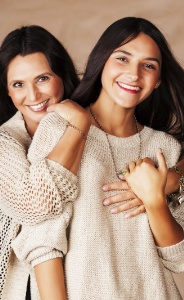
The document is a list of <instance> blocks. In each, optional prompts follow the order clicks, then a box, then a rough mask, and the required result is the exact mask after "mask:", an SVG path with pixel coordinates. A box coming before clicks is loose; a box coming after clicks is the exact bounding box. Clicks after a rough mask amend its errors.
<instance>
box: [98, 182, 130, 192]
mask: <svg viewBox="0 0 184 300" xmlns="http://www.w3.org/2000/svg"><path fill="white" fill-rule="evenodd" d="M127 189H128V184H127V183H126V181H117V182H112V183H107V184H104V185H103V187H102V190H103V191H104V192H107V191H113V190H120V191H121V190H127Z"/></svg>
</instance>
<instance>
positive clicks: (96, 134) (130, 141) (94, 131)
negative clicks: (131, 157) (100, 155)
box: [88, 125, 153, 147]
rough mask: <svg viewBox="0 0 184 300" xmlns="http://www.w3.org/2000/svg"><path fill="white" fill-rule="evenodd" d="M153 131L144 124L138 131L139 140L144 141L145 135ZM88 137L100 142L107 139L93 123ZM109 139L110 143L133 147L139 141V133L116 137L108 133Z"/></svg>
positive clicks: (147, 135)
mask: <svg viewBox="0 0 184 300" xmlns="http://www.w3.org/2000/svg"><path fill="white" fill-rule="evenodd" d="M152 132H153V129H152V128H149V127H147V126H144V128H143V129H142V130H141V131H140V134H141V142H144V143H145V139H146V138H147V137H149V136H150V135H151V134H152ZM88 136H89V137H93V138H95V139H97V140H100V141H101V142H106V141H107V137H106V134H105V132H103V131H102V130H101V129H99V128H98V127H96V126H95V125H91V127H90V130H89V133H88ZM109 139H110V141H111V142H112V143H114V144H116V145H117V144H119V145H121V146H122V147H123V146H124V147H128V146H130V147H135V146H137V145H138V144H139V143H140V140H139V134H138V133H136V134H134V135H131V136H129V137H124V138H123V137H117V136H114V135H111V134H109Z"/></svg>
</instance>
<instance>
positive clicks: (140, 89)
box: [100, 33, 162, 108]
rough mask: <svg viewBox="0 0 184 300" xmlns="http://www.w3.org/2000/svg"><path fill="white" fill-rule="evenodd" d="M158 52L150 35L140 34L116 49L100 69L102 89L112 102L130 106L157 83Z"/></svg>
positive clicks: (145, 96) (148, 92)
mask: <svg viewBox="0 0 184 300" xmlns="http://www.w3.org/2000/svg"><path fill="white" fill-rule="evenodd" d="M161 63H162V59H161V53H160V50H159V48H158V46H157V45H156V43H155V42H154V41H153V40H152V38H151V37H149V36H148V35H145V34H143V33H141V34H140V35H138V37H137V38H135V39H134V40H132V41H130V42H129V43H127V44H125V45H122V46H120V47H119V48H117V49H115V50H114V52H113V53H112V54H111V55H110V57H109V58H108V60H107V62H106V64H105V66H104V69H103V72H102V77H101V80H102V90H101V94H100V96H103V95H104V96H105V97H106V100H107V99H109V100H110V101H113V103H115V104H118V105H120V106H121V107H125V108H132V107H135V106H136V105H138V104H139V103H140V102H142V101H144V100H145V99H146V98H147V97H148V96H149V95H150V94H151V92H152V91H153V90H154V89H155V88H157V87H158V86H159V84H160V72H161Z"/></svg>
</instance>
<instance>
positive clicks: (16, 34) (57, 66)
mask: <svg viewBox="0 0 184 300" xmlns="http://www.w3.org/2000/svg"><path fill="white" fill-rule="evenodd" d="M35 52H42V53H43V54H44V55H45V56H46V58H47V60H48V62H49V65H50V67H51V69H52V71H53V72H54V73H55V74H56V75H58V76H59V77H60V78H61V79H62V81H63V85H64V95H63V99H66V98H70V97H71V94H72V93H73V92H74V90H75V88H76V87H77V85H78V83H79V78H78V76H77V74H76V70H75V66H74V64H73V62H72V59H71V57H70V55H69V54H68V52H67V51H66V49H65V48H64V47H63V45H62V44H61V43H60V42H59V41H58V40H57V39H56V38H55V37H54V36H53V35H52V34H51V33H50V32H49V31H47V30H46V29H44V28H42V27H40V26H37V25H30V26H23V27H21V28H18V29H15V30H13V31H11V32H10V33H9V34H8V35H7V36H6V37H5V39H4V40H3V42H2V45H1V47H0V125H1V124H3V123H4V122H5V121H7V120H8V119H9V118H11V117H12V116H13V115H14V114H15V112H16V111H17V109H16V107H15V106H14V104H13V102H12V100H11V98H10V97H9V95H8V90H7V68H8V65H9V63H10V62H11V61H12V59H13V58H15V56H17V55H22V56H25V55H28V54H32V53H35Z"/></svg>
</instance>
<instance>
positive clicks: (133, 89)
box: [117, 81, 141, 93]
mask: <svg viewBox="0 0 184 300" xmlns="http://www.w3.org/2000/svg"><path fill="white" fill-rule="evenodd" d="M117 85H118V86H119V87H120V88H121V89H123V90H125V91H127V92H131V93H139V92H140V91H141V87H140V86H135V85H130V84H127V83H123V82H119V81H117Z"/></svg>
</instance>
